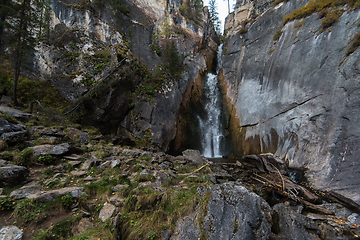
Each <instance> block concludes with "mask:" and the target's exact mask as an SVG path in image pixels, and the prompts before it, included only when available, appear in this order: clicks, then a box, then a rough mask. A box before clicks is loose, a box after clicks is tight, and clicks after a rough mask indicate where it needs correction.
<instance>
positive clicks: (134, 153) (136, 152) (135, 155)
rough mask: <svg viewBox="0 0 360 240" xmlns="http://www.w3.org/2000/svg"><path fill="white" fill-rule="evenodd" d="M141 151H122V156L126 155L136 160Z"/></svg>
mask: <svg viewBox="0 0 360 240" xmlns="http://www.w3.org/2000/svg"><path fill="white" fill-rule="evenodd" d="M142 152H143V151H142V150H139V149H124V150H123V151H122V154H124V155H126V156H132V157H134V158H137V157H139V156H140V155H141V153H142Z"/></svg>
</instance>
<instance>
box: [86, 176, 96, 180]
mask: <svg viewBox="0 0 360 240" xmlns="http://www.w3.org/2000/svg"><path fill="white" fill-rule="evenodd" d="M92 180H94V178H93V177H92V176H87V177H86V178H84V181H92Z"/></svg>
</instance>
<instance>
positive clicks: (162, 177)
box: [153, 170, 170, 185]
mask: <svg viewBox="0 0 360 240" xmlns="http://www.w3.org/2000/svg"><path fill="white" fill-rule="evenodd" d="M153 175H154V177H155V183H157V184H159V185H162V184H164V183H166V182H167V181H169V179H170V174H169V173H168V172H167V171H165V170H159V171H155V172H154V174H153Z"/></svg>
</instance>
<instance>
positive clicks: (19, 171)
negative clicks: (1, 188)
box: [0, 165, 30, 185]
mask: <svg viewBox="0 0 360 240" xmlns="http://www.w3.org/2000/svg"><path fill="white" fill-rule="evenodd" d="M29 173H30V171H29V170H28V169H27V168H25V167H21V166H15V165H5V166H3V167H0V185H16V184H19V183H21V182H23V181H24V180H25V179H26V177H27V176H28V175H29Z"/></svg>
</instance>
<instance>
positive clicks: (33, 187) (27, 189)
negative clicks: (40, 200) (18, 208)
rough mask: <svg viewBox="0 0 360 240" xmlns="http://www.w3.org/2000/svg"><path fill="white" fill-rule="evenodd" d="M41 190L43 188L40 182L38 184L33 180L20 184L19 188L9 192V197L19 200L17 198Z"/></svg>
mask: <svg viewBox="0 0 360 240" xmlns="http://www.w3.org/2000/svg"><path fill="white" fill-rule="evenodd" d="M42 190H43V188H42V186H41V185H40V184H38V182H35V183H33V184H27V185H25V186H22V187H21V188H19V189H16V190H14V191H12V192H11V193H10V195H9V197H11V198H13V199H15V200H19V199H23V198H26V197H27V196H29V195H32V194H38V193H40V192H41V191H42Z"/></svg>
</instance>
